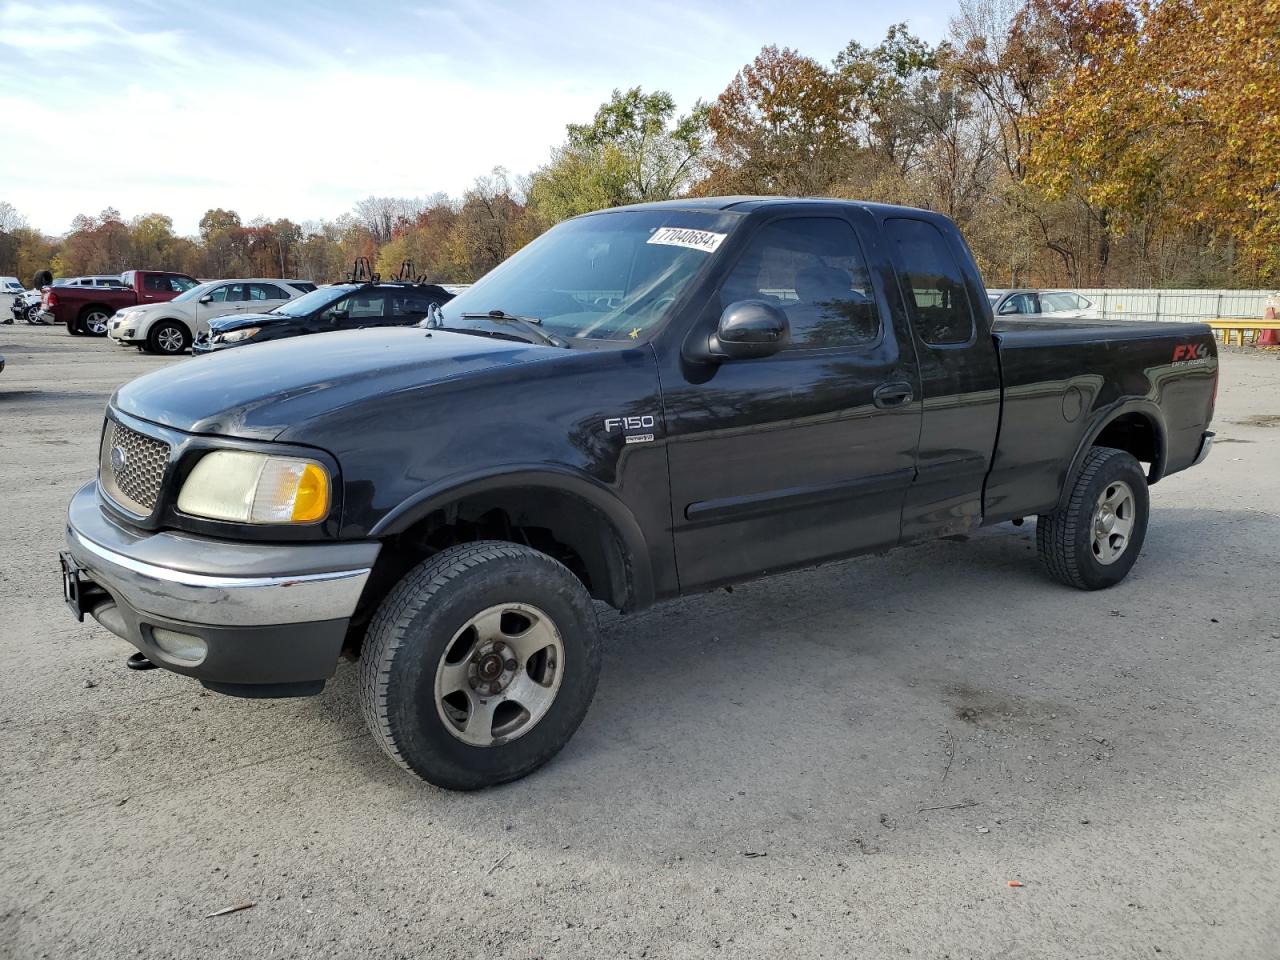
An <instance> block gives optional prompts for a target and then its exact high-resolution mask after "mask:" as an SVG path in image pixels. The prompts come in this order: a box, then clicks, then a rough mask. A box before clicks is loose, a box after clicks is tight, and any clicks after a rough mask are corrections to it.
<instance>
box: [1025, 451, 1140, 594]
mask: <svg viewBox="0 0 1280 960" xmlns="http://www.w3.org/2000/svg"><path fill="white" fill-rule="evenodd" d="M1128 456H1130V454H1129V453H1127V452H1126V451H1124V450H1119V449H1116V448H1115V447H1094V448H1093V449H1091V450H1090V451H1089V452H1088V453H1087V454H1086V455H1085V458H1084V464H1083V466H1081V468H1080V472H1079V473H1078V474H1077V475H1076V478H1075V482H1074V483H1073V484H1072V487H1071V496H1070V498H1069V499H1068V500H1067V505H1066V506H1065V507H1063V508H1062V509H1060V510H1055V511H1054V512H1053V513H1046V514H1041V515H1040V517H1038V518H1037V520H1036V552H1037V553H1038V554H1039V555H1040V560H1041V561H1042V562H1043V563H1044V565H1045V568H1046V569H1047V570H1048V571H1049V575H1050V576H1052V577H1053V578H1054V579H1055V580H1058V581H1060V582H1061V583H1065V584H1066V585H1067V586H1069V587H1075V588H1077V589H1078V590H1090V589H1093V588H1092V587H1091V586H1090V584H1089V582H1088V581H1087V580H1086V579H1085V577H1084V574H1083V572H1082V571H1081V569H1080V564H1079V561H1078V560H1077V557H1078V553H1077V548H1078V547H1079V537H1078V533H1079V531H1080V530H1081V523H1080V517H1081V512H1082V511H1087V512H1091V511H1090V506H1091V505H1090V504H1088V503H1086V502H1085V499H1086V493H1087V492H1088V489H1089V486H1090V484H1091V483H1092V482H1093V480H1094V478H1095V477H1097V475H1098V474H1099V473H1100V472H1101V471H1102V470H1103V469H1105V468H1106V466H1107V464H1108V463H1110V462H1111V461H1112V460H1114V459H1115V458H1116V457H1128Z"/></svg>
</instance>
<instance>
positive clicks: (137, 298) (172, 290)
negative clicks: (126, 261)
mask: <svg viewBox="0 0 1280 960" xmlns="http://www.w3.org/2000/svg"><path fill="white" fill-rule="evenodd" d="M120 280H121V282H122V283H123V284H124V285H123V286H120V287H98V286H90V287H78V286H54V287H45V288H44V290H43V291H42V292H41V294H40V307H41V309H42V310H44V311H45V312H46V313H50V314H52V315H53V320H54V322H55V323H65V324H66V325H67V333H70V334H72V335H73V336H83V335H85V334H88V335H89V336H94V337H105V336H106V335H107V320H109V319H110V317H111V315H112V314H113V313H115V312H116V311H117V310H123V309H124V308H125V307H136V306H137V305H138V304H140V303H163V302H164V301H166V300H172V299H173V298H174V297H176V296H177V295H178V294H180V293H183V292H185V291H187V290H190V289H191V288H192V287H194V286H195V285H196V284H197V283H198V282H199V281H197V280H196V279H195V278H193V277H189V276H187V275H186V274H185V273H167V272H165V271H163V270H126V271H125V272H124V273H122V274H120Z"/></svg>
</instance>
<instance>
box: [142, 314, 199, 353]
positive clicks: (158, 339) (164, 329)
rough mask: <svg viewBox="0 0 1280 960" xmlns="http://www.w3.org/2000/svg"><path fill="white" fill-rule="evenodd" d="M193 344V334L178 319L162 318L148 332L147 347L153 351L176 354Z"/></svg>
mask: <svg viewBox="0 0 1280 960" xmlns="http://www.w3.org/2000/svg"><path fill="white" fill-rule="evenodd" d="M190 346H191V334H189V333H188V332H187V328H186V326H185V325H183V324H181V323H178V322H177V321H176V320H161V321H160V322H159V323H157V324H156V325H155V326H154V327H152V328H151V332H150V333H149V334H147V349H148V350H150V351H151V352H152V353H160V354H164V355H165V356H175V355H177V354H179V353H183V352H184V351H186V349H187V348H188V347H190Z"/></svg>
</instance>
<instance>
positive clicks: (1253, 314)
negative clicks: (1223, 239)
mask: <svg viewBox="0 0 1280 960" xmlns="http://www.w3.org/2000/svg"><path fill="white" fill-rule="evenodd" d="M1073 292H1074V293H1078V294H1080V296H1082V297H1084V298H1086V299H1087V300H1091V301H1093V306H1094V309H1096V310H1097V311H1098V312H1099V314H1100V315H1101V316H1103V317H1106V318H1107V319H1114V320H1183V321H1195V320H1214V319H1217V318H1219V317H1221V318H1223V319H1235V318H1241V319H1250V320H1261V319H1262V317H1263V315H1264V314H1265V312H1266V308H1267V299H1268V298H1273V302H1277V301H1276V300H1275V298H1280V292H1277V291H1275V290H1154V289H1145V290H1144V289H1115V288H1111V289H1092V290H1086V289H1076V290H1074V291H1073Z"/></svg>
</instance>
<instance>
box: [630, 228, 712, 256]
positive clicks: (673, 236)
mask: <svg viewBox="0 0 1280 960" xmlns="http://www.w3.org/2000/svg"><path fill="white" fill-rule="evenodd" d="M727 236H728V234H727V233H711V232H710V231H707V230H690V229H689V228H688V227H659V228H658V229H657V230H655V231H654V232H653V236H651V237H650V238H649V240H648V242H649V243H661V244H663V245H664V246H668V247H688V248H689V249H690V250H701V251H702V252H703V253H715V252H716V248H718V247H719V246H720V244H721V243H722V242H723V241H724V238H725V237H727Z"/></svg>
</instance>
